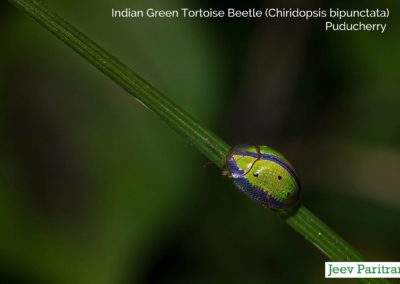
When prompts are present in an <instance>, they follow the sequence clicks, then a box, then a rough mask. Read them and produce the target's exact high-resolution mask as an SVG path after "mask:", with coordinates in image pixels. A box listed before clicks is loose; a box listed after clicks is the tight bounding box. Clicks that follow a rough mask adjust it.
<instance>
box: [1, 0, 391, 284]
mask: <svg viewBox="0 0 400 284" xmlns="http://www.w3.org/2000/svg"><path fill="white" fill-rule="evenodd" d="M9 2H11V3H12V4H13V5H15V6H16V7H17V8H19V9H21V10H22V11H23V12H25V13H26V14H28V15H30V16H31V17H32V18H34V19H35V20H36V21H37V22H38V23H39V24H41V25H42V26H44V27H45V28H46V29H48V30H49V31H50V32H51V33H53V34H54V35H55V36H56V37H58V38H59V39H60V40H62V41H63V42H64V43H66V44H67V45H69V46H70V47H71V48H72V49H73V50H75V51H76V52H77V53H78V54H80V55H81V56H82V57H84V58H85V59H86V60H87V61H88V62H90V63H91V64H92V65H94V66H95V67H96V68H97V69H99V70H100V71H101V72H103V73H104V74H105V75H107V76H108V77H110V78H111V79H112V80H113V81H115V82H116V83H117V84H118V85H120V86H121V87H122V88H124V89H125V90H126V91H127V92H128V93H130V94H131V95H133V96H134V97H135V98H136V99H137V100H139V101H140V102H141V103H142V104H144V105H145V106H146V107H148V108H149V109H150V110H152V111H153V112H154V113H156V114H157V115H158V116H159V117H160V118H162V119H163V120H164V121H165V122H166V123H167V124H168V125H169V126H170V127H172V128H173V129H175V130H176V131H177V132H178V133H179V134H180V135H182V136H183V137H185V138H186V139H187V140H188V141H189V143H191V144H193V145H194V146H195V147H197V148H198V149H199V150H200V152H202V153H203V154H204V155H205V156H206V157H207V158H209V159H210V160H211V161H212V162H213V163H215V164H216V165H217V166H218V167H219V168H220V169H224V167H225V158H226V156H227V155H228V153H229V150H230V147H229V146H228V145H227V144H226V143H225V142H224V141H222V140H221V139H220V138H219V137H218V136H216V135H215V134H214V133H213V132H211V131H209V130H208V129H206V128H204V127H202V126H201V125H200V124H199V123H198V122H197V121H195V120H194V119H193V118H192V117H191V116H190V115H188V114H187V113H186V112H185V111H183V110H182V109H180V108H179V107H178V106H177V105H176V104H174V103H173V102H172V101H170V100H169V99H168V98H166V97H165V96H164V95H163V94H161V93H160V92H159V91H158V90H157V89H155V88H154V87H153V86H151V85H150V84H149V83H148V82H146V81H145V80H144V79H142V78H141V77H140V76H139V75H137V74H136V73H135V72H133V71H132V70H131V69H129V68H128V67H127V66H125V65H124V64H123V63H121V62H120V61H119V60H117V59H116V58H115V57H113V56H112V55H111V54H109V53H108V52H107V51H105V50H104V49H102V48H101V47H99V46H98V45H97V44H96V43H95V42H93V41H92V40H91V39H89V38H88V37H87V36H85V35H84V34H82V33H81V32H80V31H78V30H77V29H76V28H74V27H73V26H72V25H70V24H69V23H67V22H66V21H65V20H63V19H62V18H61V17H59V16H57V15H56V14H55V13H53V12H52V11H50V10H49V9H48V8H46V7H44V6H43V5H42V4H40V3H38V2H37V1H35V0H9ZM275 212H276V213H277V214H278V215H279V216H280V217H282V218H283V219H284V220H285V221H286V222H287V224H289V225H290V226H291V227H292V228H294V229H295V230H296V231H297V232H299V233H300V234H301V235H303V236H304V237H305V239H306V240H308V241H309V242H311V243H312V244H313V245H315V246H316V247H317V248H318V249H319V250H320V251H322V252H323V253H324V254H325V255H326V256H328V257H329V258H330V259H332V260H334V261H362V260H363V258H362V257H361V255H360V254H359V253H358V252H357V251H356V250H355V249H354V248H353V247H351V246H350V245H349V244H348V243H347V242H346V241H344V240H343V239H342V238H341V237H340V236H339V235H337V234H336V233H335V232H334V231H332V229H330V228H329V227H328V226H327V225H325V224H324V223H323V222H322V221H321V220H320V219H319V218H318V217H316V216H315V215H313V214H312V213H311V212H310V211H309V210H308V209H306V208H305V207H304V206H303V205H300V207H299V208H297V209H295V210H286V211H282V210H281V211H275ZM360 281H361V282H363V283H389V282H388V281H386V280H385V279H360Z"/></svg>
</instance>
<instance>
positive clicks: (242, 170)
mask: <svg viewBox="0 0 400 284" xmlns="http://www.w3.org/2000/svg"><path fill="white" fill-rule="evenodd" d="M226 165H227V167H228V171H227V172H225V175H228V176H229V177H231V178H232V179H233V182H234V184H235V185H236V186H237V187H238V188H239V189H240V190H241V191H242V192H243V193H245V194H246V195H247V196H248V197H250V198H251V199H253V200H255V201H257V202H259V203H261V204H262V205H263V206H265V207H269V208H274V209H288V208H292V207H294V206H296V204H297V203H298V201H299V199H300V183H299V179H298V178H297V175H296V172H295V170H294V169H293V167H292V165H291V164H290V163H289V161H288V160H287V159H286V158H285V157H284V156H283V155H282V154H280V153H279V152H277V151H275V150H274V149H272V148H270V147H267V146H255V145H240V146H236V147H234V148H233V150H232V151H231V153H230V154H229V155H228V156H227V158H226Z"/></svg>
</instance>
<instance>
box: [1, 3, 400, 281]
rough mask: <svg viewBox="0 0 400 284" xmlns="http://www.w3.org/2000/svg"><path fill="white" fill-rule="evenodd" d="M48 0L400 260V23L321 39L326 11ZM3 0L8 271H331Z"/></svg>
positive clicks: (366, 245) (64, 275) (119, 275)
mask: <svg viewBox="0 0 400 284" xmlns="http://www.w3.org/2000/svg"><path fill="white" fill-rule="evenodd" d="M346 3H347V2H346ZM48 4H49V5H50V6H51V7H52V8H53V9H54V10H55V11H58V12H59V13H60V14H61V15H63V16H64V17H65V18H66V19H68V20H69V21H70V22H71V23H74V25H76V26H77V27H79V28H80V29H82V30H83V31H84V32H85V33H87V34H88V35H90V36H91V37H92V38H93V39H94V40H96V41H97V42H99V43H100V44H101V45H102V46H104V47H105V48H106V49H107V50H109V51H110V52H112V53H113V54H115V55H116V56H117V57H118V58H120V59H121V60H122V61H123V62H125V63H126V64H127V65H129V66H132V68H133V69H134V70H136V71H137V72H138V73H139V74H141V75H142V76H143V77H144V78H146V79H148V80H149V81H150V82H152V83H153V84H154V85H155V86H157V87H158V88H159V89H160V90H162V91H163V92H164V93H166V94H168V96H169V97H170V98H171V99H173V100H174V101H176V102H178V104H179V105H180V106H182V107H183V108H184V109H186V110H187V111H188V112H190V113H191V114H193V116H194V117H196V118H197V119H198V120H199V121H201V122H202V123H203V124H205V125H207V126H209V127H210V128H212V129H216V130H218V129H219V130H220V131H217V132H220V133H222V136H223V137H225V138H227V139H228V141H230V142H232V144H235V143H240V142H246V141H247V142H254V143H260V144H268V145H271V146H273V147H275V148H278V149H281V150H282V151H283V152H285V153H287V156H289V158H290V159H291V160H292V161H293V162H294V164H295V166H296V168H297V169H298V171H299V174H300V177H301V179H302V183H303V188H304V192H305V193H304V203H305V204H307V206H309V207H311V209H313V210H314V211H317V212H318V213H319V215H320V216H321V218H322V219H325V220H326V221H327V223H328V224H330V225H331V226H332V227H333V228H334V229H337V231H338V232H339V233H341V234H342V235H343V236H344V238H346V239H348V240H349V241H350V243H352V244H354V245H355V247H356V248H358V249H360V250H361V251H362V252H364V253H365V254H366V256H367V257H368V258H369V259H371V260H386V261H390V260H393V261H395V260H397V259H396V257H397V258H398V255H399V254H400V245H399V243H398V239H399V237H400V225H399V223H398V218H399V216H400V214H399V213H400V210H399V206H400V192H399V185H400V180H399V178H400V177H399V176H398V171H399V169H400V151H399V150H400V149H399V141H400V139H399V138H400V133H399V131H398V129H399V128H400V125H399V124H400V117H399V114H398V110H397V109H398V107H399V105H400V96H399V94H400V85H399V82H400V72H399V71H400V70H399V66H400V64H399V63H400V62H399V60H400V57H399V56H398V50H399V48H400V39H399V37H398V35H399V34H400V33H399V32H400V28H399V21H400V18H398V17H395V16H392V17H391V18H390V19H389V21H390V22H389V29H388V31H387V32H386V33H385V34H383V35H380V34H374V33H325V32H324V31H323V30H322V28H321V26H322V23H319V22H318V21H316V22H307V23H304V22H302V24H299V23H297V24H296V26H295V27H294V26H293V22H292V21H290V20H288V21H283V20H282V21H279V22H273V23H270V22H267V21H265V22H257V21H253V20H250V21H244V20H231V21H227V20H218V21H217V20H209V21H207V20H183V19H172V20H166V19H159V20H154V19H140V20H132V19H118V20H116V19H112V18H111V17H110V13H111V12H110V11H111V8H118V7H132V5H134V6H135V7H137V8H147V7H150V6H154V7H157V8H160V9H161V8H170V9H173V8H180V7H183V6H194V7H197V6H203V7H208V6H211V5H212V3H207V2H200V1H193V2H192V1H160V0H153V1H144V0H142V1H135V3H134V4H133V3H132V2H131V1H127V0H119V1H105V0H102V1H96V3H95V4H93V2H92V1H86V2H85V1H84V2H82V1H63V0H55V1H48ZM233 4H237V3H232V5H233ZM252 4H253V5H261V4H262V3H258V2H254V3H252ZM266 4H267V5H270V6H271V5H275V6H276V5H278V4H277V3H276V2H267V3H266ZM321 4H323V5H324V6H327V7H331V6H333V5H337V4H340V5H343V6H344V5H346V4H344V3H340V2H326V3H325V2H324V3H321ZM219 5H222V4H219ZM249 5H250V4H249ZM301 5H305V6H307V5H312V4H311V3H308V2H307V1H305V2H303V3H302V4H301ZM348 5H350V6H351V5H366V4H365V3H363V2H360V1H354V3H352V4H348ZM380 5H386V6H389V7H390V8H392V11H394V10H395V9H396V8H397V9H398V6H396V4H395V3H394V2H391V1H386V2H382V3H381V4H380ZM1 6H2V7H1V8H2V9H1V10H0V13H1V20H0V21H1V25H0V29H1V34H2V38H3V40H2V52H1V53H0V62H1V64H0V72H1V73H0V74H1V75H2V76H0V89H1V93H2V96H1V101H0V113H1V115H0V135H1V140H0V157H1V159H0V170H1V171H0V194H1V196H0V222H1V224H2V231H1V234H0V240H1V241H0V261H1V262H0V263H1V266H0V282H5V283H10V282H13V283H217V282H219V283H226V282H228V283H293V281H297V283H321V282H322V281H323V280H322V278H323V267H324V263H323V262H324V261H325V259H324V257H323V256H322V255H320V253H319V252H318V251H317V250H315V249H314V248H313V247H312V246H311V245H310V244H308V243H306V242H304V241H303V240H302V239H301V237H300V236H298V235H297V234H296V233H295V232H293V231H292V230H291V229H290V228H289V227H288V226H285V225H284V224H283V222H282V221H281V220H279V219H278V218H276V216H274V215H273V214H271V213H270V212H268V211H265V210H263V209H262V208H260V207H259V206H257V205H256V204H253V203H252V202H251V201H249V200H247V199H246V198H243V196H242V195H241V193H239V192H238V191H236V190H234V189H233V187H232V185H231V184H230V182H229V181H228V180H224V179H223V178H222V177H221V176H220V174H219V172H218V170H216V168H215V167H214V166H212V165H209V164H208V162H207V161H206V160H205V159H204V158H202V157H200V156H199V155H198V154H197V153H196V151H194V150H193V149H192V148H191V147H190V145H188V144H186V143H185V142H184V141H183V140H182V139H180V137H177V135H175V133H173V132H172V131H170V129H168V128H167V127H166V125H164V124H163V123H162V122H160V121H159V119H158V118H156V117H155V116H154V115H153V114H152V113H150V112H148V111H147V110H146V109H145V108H143V107H142V106H141V105H140V104H138V103H137V102H136V101H135V100H134V99H132V98H131V97H130V96H127V95H126V94H125V92H124V91H122V90H120V89H119V88H118V87H117V86H116V85H115V84H114V83H112V82H111V81H109V80H108V79H107V78H106V77H104V76H103V75H102V74H100V73H99V72H98V71H97V70H95V69H94V68H93V67H91V66H89V65H88V64H87V63H86V62H84V61H83V60H82V59H81V58H79V56H77V55H76V54H75V53H73V52H71V50H69V49H68V48H66V47H65V46H64V45H63V44H62V43H61V42H59V41H58V40H56V39H55V38H53V37H52V36H51V35H49V34H48V32H47V31H45V30H44V29H42V28H41V27H40V26H38V25H37V24H36V23H34V22H33V21H32V20H31V19H30V18H28V17H26V16H24V15H22V14H21V13H19V12H18V11H16V10H14V9H13V8H12V7H10V6H9V5H7V3H2V4H1ZM320 24H321V25H320ZM247 113H248V115H243V114H247ZM238 114H240V115H238ZM330 282H332V281H330Z"/></svg>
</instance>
